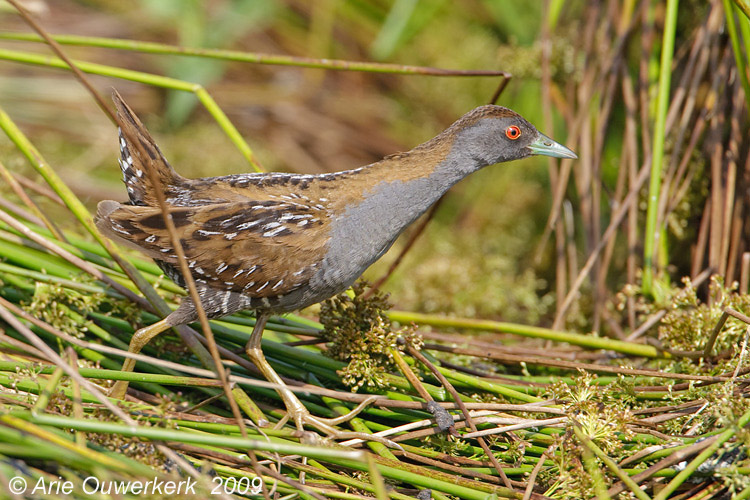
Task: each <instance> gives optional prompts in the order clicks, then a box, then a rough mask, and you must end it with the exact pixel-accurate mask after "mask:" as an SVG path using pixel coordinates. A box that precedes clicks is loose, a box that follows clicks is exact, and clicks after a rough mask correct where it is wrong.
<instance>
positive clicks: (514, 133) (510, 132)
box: [505, 125, 521, 141]
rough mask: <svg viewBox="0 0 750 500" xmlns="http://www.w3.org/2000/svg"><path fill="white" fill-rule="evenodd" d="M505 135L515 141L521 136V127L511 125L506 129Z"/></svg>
mask: <svg viewBox="0 0 750 500" xmlns="http://www.w3.org/2000/svg"><path fill="white" fill-rule="evenodd" d="M505 137H507V138H508V139H510V140H511V141H515V140H516V139H518V138H519V137H521V129H520V128H518V127H516V126H515V125H511V126H510V127H508V128H506V129H505Z"/></svg>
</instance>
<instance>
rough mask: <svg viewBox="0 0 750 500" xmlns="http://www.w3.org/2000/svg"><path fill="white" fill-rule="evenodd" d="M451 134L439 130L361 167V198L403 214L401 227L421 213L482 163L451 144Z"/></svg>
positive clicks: (480, 166)
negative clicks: (417, 143)
mask: <svg viewBox="0 0 750 500" xmlns="http://www.w3.org/2000/svg"><path fill="white" fill-rule="evenodd" d="M453 145H454V143H453V136H452V135H447V134H445V133H444V134H441V135H439V136H437V137H435V138H434V139H432V140H431V141H429V142H426V143H424V144H422V145H421V146H418V147H416V148H414V149H412V150H411V151H408V152H406V153H399V154H396V155H391V156H389V157H386V158H384V159H383V160H381V161H379V162H377V163H374V164H372V165H369V166H367V167H364V168H363V169H362V176H361V178H360V180H359V182H360V183H361V184H360V189H362V191H361V192H362V195H363V199H364V200H368V199H373V203H377V204H378V205H379V206H383V207H387V208H388V209H389V210H391V213H392V214H393V215H394V216H399V217H403V218H404V220H403V223H404V224H405V225H404V226H403V227H401V228H399V230H403V228H404V227H405V226H406V225H408V224H410V223H411V222H413V221H414V220H415V219H416V218H417V217H419V216H420V215H421V214H422V213H424V212H425V211H426V210H427V209H428V208H429V207H430V206H432V204H433V203H435V202H436V201H437V200H438V199H440V197H441V196H443V194H445V192H446V191H448V189H450V188H451V187H452V186H453V185H454V184H456V183H457V182H458V181H460V180H461V179H463V178H464V177H466V176H467V175H469V174H471V173H472V172H475V171H477V170H479V169H480V168H482V167H484V166H485V165H486V163H484V162H482V161H480V160H478V159H477V158H475V157H473V156H472V155H471V154H470V153H469V152H468V151H465V150H464V149H461V148H454V147H453Z"/></svg>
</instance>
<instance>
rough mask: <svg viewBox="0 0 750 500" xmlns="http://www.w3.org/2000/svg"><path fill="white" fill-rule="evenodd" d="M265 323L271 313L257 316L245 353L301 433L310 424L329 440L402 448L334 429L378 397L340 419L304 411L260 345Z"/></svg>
mask: <svg viewBox="0 0 750 500" xmlns="http://www.w3.org/2000/svg"><path fill="white" fill-rule="evenodd" d="M266 321H268V314H264V313H258V316H257V318H256V322H255V328H253V333H252V334H251V335H250V340H248V342H247V346H246V347H245V352H246V353H247V356H248V358H250V361H252V362H253V364H255V366H257V367H258V369H259V370H260V371H261V373H262V374H263V376H264V377H266V380H268V381H269V382H272V383H274V384H276V392H278V393H279V396H281V399H282V400H283V401H284V405H285V406H286V411H287V414H288V415H289V417H290V418H291V419H292V420H294V423H295V425H296V426H297V429H298V430H300V431H301V430H304V426H305V424H307V425H310V426H312V427H315V428H316V429H318V430H320V431H323V432H324V433H326V434H327V435H328V436H329V437H332V438H335V439H354V438H356V439H363V440H366V441H379V442H382V443H384V444H386V445H388V446H393V447H396V448H400V446H399V445H397V444H395V443H394V442H392V441H390V440H388V439H385V438H382V437H380V436H373V435H371V434H366V433H363V432H346V431H340V430H338V429H335V428H334V427H333V426H334V425H338V424H341V423H344V422H346V421H348V420H350V419H352V418H354V417H356V416H357V414H358V413H359V412H361V411H362V410H363V409H365V408H366V407H367V406H368V405H369V404H370V403H372V402H373V401H374V400H375V399H377V396H372V397H371V398H368V399H366V400H364V401H363V402H362V403H360V404H359V405H358V406H357V407H356V408H354V409H353V410H352V411H350V412H349V413H347V414H346V415H342V416H340V417H337V418H320V417H316V416H314V415H312V414H311V413H310V412H309V411H308V410H307V408H305V405H303V404H302V401H300V400H299V398H297V396H295V394H294V393H293V392H292V391H290V390H289V388H288V387H287V385H286V384H285V383H284V381H283V380H282V379H281V377H280V376H279V374H278V373H276V371H275V370H274V369H273V367H272V366H271V365H270V364H269V363H268V361H267V360H266V358H265V356H264V355H263V351H262V350H261V348H260V342H261V339H262V338H263V328H264V327H265V326H266Z"/></svg>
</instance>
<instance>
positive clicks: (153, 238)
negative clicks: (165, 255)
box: [146, 234, 156, 243]
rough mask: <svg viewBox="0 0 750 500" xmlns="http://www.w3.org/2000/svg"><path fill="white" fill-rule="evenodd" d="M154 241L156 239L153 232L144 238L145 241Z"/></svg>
mask: <svg viewBox="0 0 750 500" xmlns="http://www.w3.org/2000/svg"><path fill="white" fill-rule="evenodd" d="M154 241H156V235H155V234H152V235H151V236H149V237H148V238H146V243H153V242H154Z"/></svg>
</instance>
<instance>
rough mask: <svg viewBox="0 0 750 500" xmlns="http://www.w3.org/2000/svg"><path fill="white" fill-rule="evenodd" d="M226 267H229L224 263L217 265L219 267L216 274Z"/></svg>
mask: <svg viewBox="0 0 750 500" xmlns="http://www.w3.org/2000/svg"><path fill="white" fill-rule="evenodd" d="M228 267H229V264H227V263H226V262H222V263H221V264H219V267H217V268H216V272H217V273H221V272H222V271H224V269H226V268H228Z"/></svg>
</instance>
